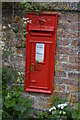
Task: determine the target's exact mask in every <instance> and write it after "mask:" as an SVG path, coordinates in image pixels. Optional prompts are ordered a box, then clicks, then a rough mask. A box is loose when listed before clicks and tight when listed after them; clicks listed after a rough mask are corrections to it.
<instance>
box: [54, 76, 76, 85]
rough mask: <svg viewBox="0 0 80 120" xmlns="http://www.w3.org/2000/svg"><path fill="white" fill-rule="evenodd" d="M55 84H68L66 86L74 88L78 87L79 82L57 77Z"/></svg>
mask: <svg viewBox="0 0 80 120" xmlns="http://www.w3.org/2000/svg"><path fill="white" fill-rule="evenodd" d="M55 83H56V84H63V83H64V84H66V85H73V86H78V81H76V80H74V79H73V80H72V79H66V78H65V79H64V78H60V77H55Z"/></svg>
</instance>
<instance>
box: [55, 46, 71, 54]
mask: <svg viewBox="0 0 80 120" xmlns="http://www.w3.org/2000/svg"><path fill="white" fill-rule="evenodd" d="M56 52H57V53H59V54H69V52H70V48H65V47H57V51H56Z"/></svg>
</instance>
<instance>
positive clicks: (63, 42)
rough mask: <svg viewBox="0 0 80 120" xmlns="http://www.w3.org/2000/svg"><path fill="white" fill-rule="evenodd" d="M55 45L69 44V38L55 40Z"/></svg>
mask: <svg viewBox="0 0 80 120" xmlns="http://www.w3.org/2000/svg"><path fill="white" fill-rule="evenodd" d="M57 45H62V46H65V45H69V40H68V39H67V40H59V41H58V42H57Z"/></svg>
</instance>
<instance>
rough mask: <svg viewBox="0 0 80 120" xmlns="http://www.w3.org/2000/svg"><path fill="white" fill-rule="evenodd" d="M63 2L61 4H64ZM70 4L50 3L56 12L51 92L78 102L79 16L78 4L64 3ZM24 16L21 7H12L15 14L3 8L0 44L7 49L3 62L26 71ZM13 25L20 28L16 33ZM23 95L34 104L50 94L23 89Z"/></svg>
mask: <svg viewBox="0 0 80 120" xmlns="http://www.w3.org/2000/svg"><path fill="white" fill-rule="evenodd" d="M48 5H49V4H48ZM51 5H52V4H51ZM62 5H63V8H64V6H65V4H62ZM69 5H70V7H71V8H70V7H68V8H66V10H65V9H62V8H59V6H58V5H57V4H54V6H53V9H52V7H51V12H53V13H54V12H57V13H58V27H57V40H56V54H55V68H54V69H55V75H54V80H53V83H54V84H53V85H54V86H53V93H55V94H56V95H58V96H60V97H66V98H67V99H68V100H72V101H73V102H77V101H78V99H79V79H80V71H79V67H80V65H79V63H80V57H79V50H80V42H79V39H80V37H79V32H80V28H79V27H80V26H79V21H80V20H79V10H78V8H77V4H76V3H75V4H73V3H72V4H71V3H70V4H69V3H67V6H69ZM71 5H72V6H71ZM49 6H50V5H49ZM57 6H58V8H57ZM55 8H56V9H55ZM49 11H50V9H49ZM23 17H24V15H23V14H22V11H21V13H20V9H19V12H18V9H17V10H16V9H15V14H14V16H13V12H12V11H9V10H8V9H7V10H5V9H3V16H2V24H3V40H2V44H3V45H2V48H3V50H4V51H5V52H6V51H7V53H6V54H3V66H13V67H14V68H16V70H17V71H19V70H21V71H25V39H24V37H23V29H22V21H23V20H22V18H23ZM9 24H10V25H9ZM15 29H19V31H18V32H17V33H16V32H15ZM25 95H29V96H30V97H31V99H33V101H34V105H33V106H34V107H37V108H40V107H42V106H43V104H46V101H45V99H46V97H49V95H46V94H41V93H38V94H37V93H30V94H29V93H26V94H25ZM41 101H42V102H41ZM44 101H45V103H44ZM35 103H36V105H35ZM41 103H42V104H41Z"/></svg>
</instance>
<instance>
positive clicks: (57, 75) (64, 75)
mask: <svg viewBox="0 0 80 120" xmlns="http://www.w3.org/2000/svg"><path fill="white" fill-rule="evenodd" d="M55 76H56V77H66V72H64V71H56V72H55Z"/></svg>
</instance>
